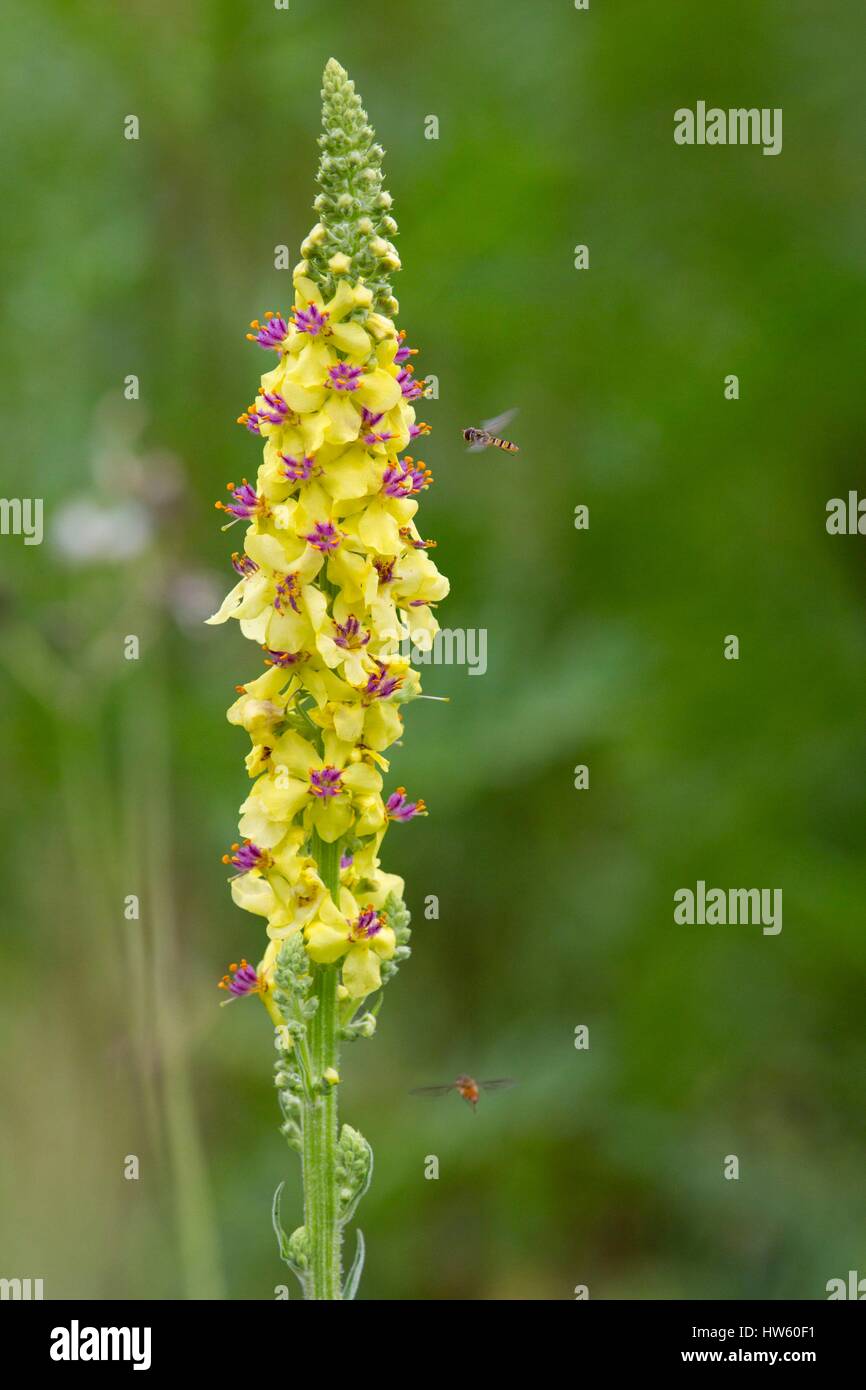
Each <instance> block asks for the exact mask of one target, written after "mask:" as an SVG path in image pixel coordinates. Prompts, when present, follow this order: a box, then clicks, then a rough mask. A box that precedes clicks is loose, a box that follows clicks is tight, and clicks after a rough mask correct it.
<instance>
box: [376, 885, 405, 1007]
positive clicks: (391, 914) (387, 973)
mask: <svg viewBox="0 0 866 1390" xmlns="http://www.w3.org/2000/svg"><path fill="white" fill-rule="evenodd" d="M385 911H386V913H387V914H388V923H389V925H390V926H391V927H393V929H394V935H395V936H396V938H397V949H396V950H395V952H394V954H393V956H392V957H391V959H390V960H386V961H383V962H382V984H383V985H386V984H387V983H388V981H389V980H392V979H393V978H394V976H395V975H396V974H397V972H398V970H399V969H400V964H401V962H402V961H404V960H408V959H409V957H410V956H411V954H412V948H411V947H410V945H409V940H410V938H411V936H412V933H411V931H410V929H409V923H410V922H411V921H412V914H411V912H410V911H409V909H408V907H407V906H406V904H405V903H404V902H403V899H402V898H398V897H397V896H396V894H394V893H389V894H388V898H387V900H386V902H385Z"/></svg>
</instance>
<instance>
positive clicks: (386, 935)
mask: <svg viewBox="0 0 866 1390" xmlns="http://www.w3.org/2000/svg"><path fill="white" fill-rule="evenodd" d="M305 935H306V938H307V950H308V952H309V954H310V956H311V958H312V959H313V960H314V961H318V962H319V963H320V964H322V965H331V964H333V963H334V962H335V961H338V960H342V961H343V968H342V975H343V984H344V985H345V987H346V989H347V990H348V993H349V996H350V998H352V999H363V998H364V997H365V996H366V995H368V994H372V992H373V990H375V989H378V988H379V985H380V984H381V976H380V973H379V963H380V961H382V960H390V958H391V956H393V954H394V952H395V950H396V948H397V942H396V938H395V936H394V933H393V931H392V930H391V928H390V927H389V926H388V924H387V920H386V917H385V913H384V912H383V911H382V910H381V908H376V907H375V906H374V905H373V904H372V903H368V904H367V905H365V906H364V907H363V908H361V907H359V905H358V903H357V902H356V901H355V898H354V897H353V895H352V894H351V893H350V892H349V890H348V888H343V889H341V891H340V907H339V908H338V907H337V905H336V903H334V902H333V900H332V899H331V898H330V897H328V898H324V899H323V900H322V903H321V906H320V908H319V911H318V913H317V915H316V917H315V918H314V919H313V921H312V922H310V924H309V925H308V926H307V927H306V929H305Z"/></svg>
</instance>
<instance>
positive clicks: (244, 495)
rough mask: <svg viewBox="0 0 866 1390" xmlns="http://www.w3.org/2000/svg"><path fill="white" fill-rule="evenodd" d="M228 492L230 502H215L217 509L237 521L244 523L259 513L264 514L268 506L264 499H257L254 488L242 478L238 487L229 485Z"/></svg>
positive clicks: (232, 484)
mask: <svg viewBox="0 0 866 1390" xmlns="http://www.w3.org/2000/svg"><path fill="white" fill-rule="evenodd" d="M228 490H229V492H230V493H231V495H232V500H231V502H228V503H226V502H217V504H216V505H217V507H218V508H219V510H220V511H222V512H229V513H230V515H231V516H233V517H236V518H237V519H238V520H239V521H244V520H246V519H248V518H249V517H251V516H257V515H258V514H259V513H260V512H266V511H267V509H268V504H267V502H266V501H265V500H264V498H262V497H259V495H258V493H257V492H256V490H255V488H254V487H253V486H252V485H251V484H250V483H248V482H247V480H246V478H244V480H243V482H242V483H241V484H240V486H239V487H236V486H235V484H234V483H229V485H228Z"/></svg>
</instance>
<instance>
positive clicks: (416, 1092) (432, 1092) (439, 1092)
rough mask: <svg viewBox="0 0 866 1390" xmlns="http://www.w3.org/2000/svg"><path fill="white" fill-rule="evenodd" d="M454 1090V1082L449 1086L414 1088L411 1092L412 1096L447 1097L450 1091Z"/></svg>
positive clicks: (450, 1082)
mask: <svg viewBox="0 0 866 1390" xmlns="http://www.w3.org/2000/svg"><path fill="white" fill-rule="evenodd" d="M453 1090H454V1082H453V1081H449V1083H448V1085H447V1086H413V1088H412V1090H411V1091H410V1092H409V1094H410V1096H447V1095H448V1092H449V1091H453Z"/></svg>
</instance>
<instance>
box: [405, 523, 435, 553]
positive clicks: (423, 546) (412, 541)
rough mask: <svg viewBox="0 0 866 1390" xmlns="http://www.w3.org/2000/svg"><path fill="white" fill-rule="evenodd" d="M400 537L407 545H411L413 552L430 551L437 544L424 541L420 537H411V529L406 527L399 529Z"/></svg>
mask: <svg viewBox="0 0 866 1390" xmlns="http://www.w3.org/2000/svg"><path fill="white" fill-rule="evenodd" d="M400 535H401V536H402V537H403V539H404V541H405V542H406V544H407V545H411V547H412V549H413V550H432V549H433V548H434V546H436V545H437V544H438V542H437V541H425V540H422V539H421V537H420V536H413V535H412V531H411V528H410V527H408V526H401V527H400Z"/></svg>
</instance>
